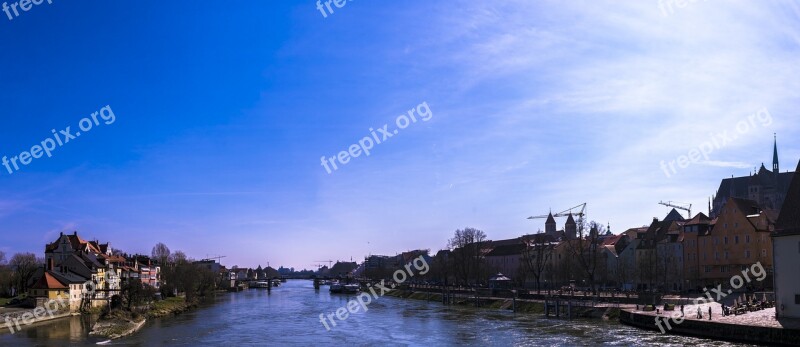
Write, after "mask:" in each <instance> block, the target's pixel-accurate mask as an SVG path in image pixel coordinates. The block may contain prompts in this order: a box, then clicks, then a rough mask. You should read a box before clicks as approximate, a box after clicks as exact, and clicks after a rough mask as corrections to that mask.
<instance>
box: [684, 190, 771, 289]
mask: <svg viewBox="0 0 800 347" xmlns="http://www.w3.org/2000/svg"><path fill="white" fill-rule="evenodd" d="M776 219H777V218H776V214H775V213H774V211H771V210H766V209H764V208H762V206H761V205H760V204H758V203H757V202H756V201H753V200H747V199H741V198H729V199H728V201H727V202H726V203H725V204H724V206H723V207H722V209H720V211H719V213H718V217H717V220H716V222H715V223H714V225H713V227H712V228H710V229H709V232H708V233H706V234H699V235H698V257H699V263H700V264H699V265H700V269H699V270H700V284H701V285H702V286H704V287H716V284H718V283H728V282H729V281H730V279H731V276H734V275H736V274H738V273H741V271H743V270H744V269H745V268H746V267H750V266H751V265H753V264H755V263H757V262H761V264H762V266H763V267H764V268H765V269H766V270H767V274H768V276H771V274H772V239H771V238H770V228H772V227H774V223H775V220H776ZM771 281H772V278H771V277H770V278H769V279H768V280H767V281H764V282H762V283H760V284H756V283H751V285H753V286H756V288H760V287H761V286H762V285H766V286H767V287H771V286H772V285H771Z"/></svg>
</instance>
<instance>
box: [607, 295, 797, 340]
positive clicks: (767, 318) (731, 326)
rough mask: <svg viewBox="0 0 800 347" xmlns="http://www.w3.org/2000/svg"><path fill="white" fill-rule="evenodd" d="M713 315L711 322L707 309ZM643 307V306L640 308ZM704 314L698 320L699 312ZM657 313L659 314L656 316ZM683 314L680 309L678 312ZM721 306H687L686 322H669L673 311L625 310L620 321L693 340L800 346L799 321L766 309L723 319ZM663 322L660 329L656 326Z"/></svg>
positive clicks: (621, 312)
mask: <svg viewBox="0 0 800 347" xmlns="http://www.w3.org/2000/svg"><path fill="white" fill-rule="evenodd" d="M709 307H711V310H712V316H711V319H710V320H709V317H708V308H709ZM640 308H642V307H640ZM698 309H699V310H700V311H701V313H702V314H703V316H702V317H703V318H700V319H698V318H697V317H698V316H697V310H698ZM657 312H658V313H657ZM674 312H680V309H679V308H676V311H674ZM721 312H722V307H721V305H720V304H718V303H711V304H704V305H685V307H684V317H683V318H684V320H683V321H682V322H681V323H680V324H676V322H675V320H674V319H672V320H669V321H668V323H669V324H670V326H669V328H668V327H667V326H666V323H664V321H667V320H668V319H670V317H672V315H673V314H674V313H673V311H666V312H664V311H644V310H639V309H630V308H627V309H622V310H621V311H620V316H619V321H620V323H622V324H625V325H629V326H633V327H637V328H641V329H646V330H653V331H659V332H661V331H662V329H663V330H664V332H665V333H667V334H676V335H684V336H692V337H701V338H708V339H716V340H725V341H730V342H743V343H752V344H759V345H783V346H797V345H798V344H799V343H800V319H784V318H781V319H776V318H775V308H774V307H772V308H767V309H764V310H760V311H755V312H747V313H744V314H739V315H728V316H724V317H723V316H722V314H721ZM657 317H659V318H658V319H659V320H660V321H661V328H659V326H658V325H657V324H656V321H657Z"/></svg>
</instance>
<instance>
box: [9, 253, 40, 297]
mask: <svg viewBox="0 0 800 347" xmlns="http://www.w3.org/2000/svg"><path fill="white" fill-rule="evenodd" d="M8 265H9V266H10V267H11V270H12V271H13V280H12V281H13V283H14V286H15V287H16V288H17V290H18V291H17V293H18V294H19V293H24V292H26V291H27V290H28V282H30V280H31V277H33V275H34V273H35V272H36V269H37V268H39V266H41V265H42V263H40V262H39V260H38V259H36V255H35V254H33V253H17V254H14V256H13V257H11V260H10V261H9V262H8Z"/></svg>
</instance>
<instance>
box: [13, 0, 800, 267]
mask: <svg viewBox="0 0 800 347" xmlns="http://www.w3.org/2000/svg"><path fill="white" fill-rule="evenodd" d="M660 3H661V2H659V1H643V2H642V1H637V2H626V3H619V2H612V1H586V2H568V3H564V2H552V1H539V2H530V1H523V0H511V1H504V2H502V3H493V2H475V1H439V0H435V1H410V2H403V3H391V4H387V3H376V2H368V1H353V2H348V3H347V6H346V7H345V8H333V10H334V11H332V12H331V11H328V10H327V9H326V12H325V15H323V14H322V13H321V11H320V10H319V9H318V8H317V3H316V1H301V2H247V3H245V2H238V3H236V4H235V5H231V6H225V7H220V6H219V4H218V3H212V2H209V1H193V2H189V1H177V2H168V3H159V4H158V6H152V5H149V4H147V3H141V2H91V3H84V2H80V3H77V2H75V3H74V2H63V1H53V2H52V4H47V5H44V4H43V5H39V6H33V8H32V9H31V10H29V11H26V12H21V13H20V14H19V16H13V20H11V19H8V18H6V16H5V15H0V36H1V37H3V39H4V40H3V45H2V46H3V49H2V51H0V75H2V80H3V81H4V83H3V84H2V85H0V88H2V90H1V91H2V93H0V101H1V102H2V105H3V110H2V115H3V118H2V120H3V126H2V127H0V138H2V141H1V142H0V158H1V157H2V156H5V157H7V158H9V160H10V159H11V158H12V157H14V156H18V157H19V156H20V155H21V153H22V152H24V151H28V152H33V151H31V149H32V147H33V146H36V145H40V146H43V145H44V144H43V141H44V140H45V139H47V138H53V139H54V140H55V137H54V136H55V134H54V132H56V133H59V131H60V130H64V129H65V128H66V127H68V126H70V127H71V131H72V133H75V132H77V131H80V122H81V120H82V119H83V118H84V117H88V118H89V119H91V118H92V113H93V112H99V110H101V109H102V108H103V107H105V106H107V105H108V106H109V107H110V109H113V113H114V116H115V120H114V121H113V123H111V124H104V123H102V122H103V118H99V119H98V122H96V124H95V126H94V127H93V128H92V129H91V131H88V132H87V131H82V132H81V135H80V137H77V136H76V137H75V138H74V139H72V140H70V142H69V143H64V144H63V145H60V146H57V148H56V149H55V150H53V151H52V153H51V154H52V157H47V156H46V155H45V156H42V157H40V158H36V159H33V160H31V161H30V163H29V164H27V165H22V166H20V167H19V170H12V171H13V173H11V174H9V173H8V171H7V170H6V168H5V167H4V166H0V235H2V236H0V250H2V251H4V252H6V253H7V254H9V255H10V254H12V253H16V252H34V253H36V254H37V255H40V256H42V255H43V252H44V247H45V244H46V243H48V242H52V241H54V240H55V239H56V238H57V236H58V234H59V232H65V233H72V232H73V231H75V230H77V231H78V233H79V234H80V235H81V236H82V237H84V238H87V239H98V240H100V241H102V242H109V241H110V242H111V244H112V246H113V247H116V248H121V249H123V250H125V251H127V252H130V253H142V254H149V253H150V250H151V248H152V247H153V246H154V245H155V244H156V243H158V242H163V243H165V244H166V245H167V246H168V247H169V248H170V249H171V250H173V251H176V250H181V251H183V252H185V253H186V254H188V255H189V256H192V257H195V258H204V257H206V256H207V255H208V256H212V255H214V256H216V255H224V256H226V258H225V259H223V263H224V264H225V265H228V266H233V265H238V266H240V267H257V266H258V265H261V266H267V263H268V262H269V263H270V265H272V266H273V267H275V268H277V267H278V266H281V265H283V266H286V267H294V268H296V269H303V268H307V269H315V268H316V266H315V264H316V263H315V262H316V261H320V260H329V259H330V260H334V261H335V260H342V261H349V260H350V259H351V257H352V259H353V260H355V261H361V260H363V258H364V257H365V256H367V255H369V254H385V255H394V254H397V253H399V252H403V251H408V250H413V249H420V248H422V249H431V251H432V252H436V251H437V250H439V249H441V248H443V247H445V246H446V244H447V240H448V239H449V238H450V237H452V235H453V232H454V231H455V230H456V229H459V228H464V227H475V228H479V229H482V230H484V231H485V232H486V233H487V235H488V237H489V238H490V239H507V238H513V237H518V236H521V235H523V234H527V233H535V232H537V231H538V230H540V229H541V230H544V219H541V220H527V219H526V218H527V217H528V216H531V215H541V214H547V212H548V211H550V210H552V211H553V212H558V211H562V210H565V209H567V208H569V207H572V206H575V205H578V204H581V203H584V202H586V203H587V204H588V206H587V219H588V220H595V221H597V222H600V223H602V224H604V225H605V224H610V225H611V229H612V231H613V232H614V233H620V232H622V231H624V230H626V229H628V228H632V227H639V226H642V225H645V224H649V223H650V221H651V220H652V218H653V217H659V218H663V217H664V216H666V214H667V213H668V212H669V208H667V207H664V206H661V205H659V204H658V202H659V201H661V200H664V201H668V200H671V201H680V202H686V203H692V204H693V208H692V212H693V213H697V212H706V210H707V205H708V199H709V198H710V197H711V195H713V194H714V193H715V190H716V188H717V187H718V186H719V182H720V180H721V179H723V178H726V177H731V176H745V175H748V174H750V173H751V172H752V171H753V170H754V169H756V168H758V167H760V166H761V164H762V163H764V165H765V166H767V168H771V163H772V155H773V151H772V150H773V141H774V138H773V134H774V133H777V143H778V151H779V156H780V162H781V168H782V171H787V170H793V169H794V168H795V167H796V166H797V163H798V160H800V143H798V142H797V140H796V139H797V138H800V136H799V135H800V128H799V127H800V122H798V120H799V119H800V116H799V115H798V110H800V107H798V106H800V66H799V65H798V64H797V62H798V61H800V20H798V19H800V5H798V4H796V3H793V2H788V1H759V2H752V1H750V2H748V1H730V2H725V4H724V5H723V4H721V3H716V2H710V1H699V2H692V3H690V5H689V6H685V7H677V6H673V7H670V8H665V7H664V6H663V5H660ZM45 4H46V2H45ZM2 18H6V19H2ZM423 102H426V103H427V104H428V105H429V107H430V110H431V111H432V113H433V115H434V116H432V117H430V119H429V120H428V121H424V122H423V121H420V122H417V123H415V124H413V125H411V126H409V127H407V128H405V129H403V130H402V131H399V132H398V133H397V134H394V135H393V136H392V137H391V140H389V141H386V142H385V143H381V144H380V145H376V146H374V148H373V149H372V150H371V153H370V155H369V156H365V155H362V156H359V157H358V158H356V159H353V158H350V159H353V160H350V161H349V162H348V163H347V164H346V165H340V166H339V167H338V169H336V170H330V171H331V172H330V173H329V172H328V171H329V170H326V168H325V167H324V166H323V165H321V162H320V158H321V157H323V156H325V157H328V158H331V157H332V156H334V155H337V154H338V153H340V152H342V151H347V150H349V148H350V146H351V145H352V144H356V143H358V141H359V140H362V139H363V138H364V137H365V136H370V134H371V133H372V131H373V130H374V131H375V133H376V134H378V133H379V132H378V131H377V129H378V128H381V127H383V125H384V124H389V125H392V126H391V127H390V128H389V129H393V128H396V126H394V124H395V120H396V119H397V118H398V116H400V115H402V114H407V112H408V111H409V110H410V109H411V108H414V107H417V106H418V105H420V104H421V103H423ZM762 110H766V111H767V112H768V114H769V116H770V122H766V121H762V118H752V117H750V116H751V115H755V114H757V113H758V112H760V111H762ZM762 115H763V113H762ZM741 122H745V123H748V122H749V126H748V128H747V129H746V131H740V130H743V129H739V128H737V126H738V125H739V124H740V123H741ZM767 123H768V124H767ZM84 125H86V123H84ZM371 129H372V130H371ZM725 132H728V134H729V135H735V137H733V136H731V137H729V138H728V139H727V140H722V138H721V137H720V136H721V134H722V133H725ZM715 139H718V141H719V142H718V144H719V145H715V146H714V148H713V151H711V152H710V153H708V155H707V158H706V157H702V158H699V160H696V161H692V163H691V164H689V165H686V166H685V167H675V166H674V165H673V167H674V168H675V170H669V169H668V170H667V172H668V173H669V175H665V170H664V168H663V167H664V165H662V163H664V164H665V165H667V166H668V167H669V163H670V162H671V161H674V162H675V165H677V164H678V163H679V160H681V159H679V158H680V157H681V156H686V157H687V158H688V157H690V156H692V153H693V152H692V151H693V150H698V151H700V150H702V149H704V148H706V147H704V144H706V143H709V141H712V142H713V141H714V140H715ZM723 142H724V143H723ZM695 157H696V156H695ZM343 158H344V157H343ZM17 160H20V158H17ZM337 160H341V159H337ZM328 162H331V161H328ZM337 162H340V161H337ZM557 222H558V224H559V226H560V227H561V226H563V223H564V219H563V218H562V219H559V220H557Z"/></svg>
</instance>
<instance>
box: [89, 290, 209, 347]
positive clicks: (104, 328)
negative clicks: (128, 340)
mask: <svg viewBox="0 0 800 347" xmlns="http://www.w3.org/2000/svg"><path fill="white" fill-rule="evenodd" d="M197 305H198V301H197V300H192V301H190V302H186V300H185V299H184V298H180V297H174V298H167V299H165V300H162V301H157V302H154V303H152V304H151V306H150V309H148V310H147V312H146V313H144V314H143V315H142V314H138V313H132V312H128V311H123V310H114V311H112V312H111V313H109V314H107V315H106V316H105V317H102V318H100V320H98V321H97V323H95V325H94V326H93V327H92V331H91V332H90V333H89V335H90V336H98V337H104V338H108V339H111V340H116V339H119V338H123V337H126V336H130V335H133V334H135V333H136V332H137V331H139V330H140V329H141V328H142V327H143V326H144V324H145V323H146V322H147V320H148V319H153V318H161V317H166V316H172V315H178V314H181V313H183V312H186V311H188V310H190V309H193V308H195V307H197Z"/></svg>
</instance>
